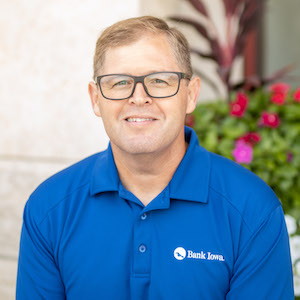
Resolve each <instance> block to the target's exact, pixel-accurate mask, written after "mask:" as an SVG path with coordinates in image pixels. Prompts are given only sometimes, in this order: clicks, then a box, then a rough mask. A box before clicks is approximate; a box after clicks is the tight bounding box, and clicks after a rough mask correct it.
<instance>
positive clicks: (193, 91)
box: [186, 76, 201, 114]
mask: <svg viewBox="0 0 300 300" xmlns="http://www.w3.org/2000/svg"><path fill="white" fill-rule="evenodd" d="M200 86H201V80H200V78H199V77H198V76H195V77H193V79H192V80H191V81H190V82H189V85H188V99H187V106H186V113H187V114H190V113H192V112H193V111H194V109H195V108H196V105H197V99H198V95H199V92H200Z"/></svg>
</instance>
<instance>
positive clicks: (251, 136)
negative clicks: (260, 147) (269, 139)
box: [237, 132, 261, 147]
mask: <svg viewBox="0 0 300 300" xmlns="http://www.w3.org/2000/svg"><path fill="white" fill-rule="evenodd" d="M260 140H261V136H260V134H259V133H258V132H248V133H246V134H244V135H242V136H241V137H239V138H238V140H237V142H240V141H243V142H244V143H246V144H248V145H250V146H252V147H253V146H255V145H256V144H257V143H259V142H260Z"/></svg>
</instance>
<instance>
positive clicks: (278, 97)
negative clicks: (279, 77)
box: [270, 82, 290, 105]
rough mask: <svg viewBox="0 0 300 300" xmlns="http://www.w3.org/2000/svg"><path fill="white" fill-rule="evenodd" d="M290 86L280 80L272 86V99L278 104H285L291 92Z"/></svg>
mask: <svg viewBox="0 0 300 300" xmlns="http://www.w3.org/2000/svg"><path fill="white" fill-rule="evenodd" d="M289 89H290V86H289V85H288V84H286V83H283V82H280V83H275V84H273V85H271V86H270V90H271V92H272V95H271V101H272V102H273V103H275V104H277V105H283V104H284V102H285V99H286V96H287V94H288V92H289Z"/></svg>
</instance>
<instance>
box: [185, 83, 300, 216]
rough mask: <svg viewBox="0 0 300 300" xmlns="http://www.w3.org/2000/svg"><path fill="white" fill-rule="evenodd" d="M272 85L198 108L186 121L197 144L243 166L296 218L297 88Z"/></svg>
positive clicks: (299, 195) (299, 192)
mask: <svg viewBox="0 0 300 300" xmlns="http://www.w3.org/2000/svg"><path fill="white" fill-rule="evenodd" d="M288 89H289V87H288V86H287V85H286V84H275V85H273V86H272V87H271V91H264V90H262V89H259V90H256V91H255V92H252V93H248V94H242V93H237V95H236V98H235V99H234V100H233V101H231V102H230V103H229V104H228V103H227V102H225V101H217V102H211V103H204V104H199V105H198V106H197V108H196V110H195V111H194V113H193V114H192V115H190V116H188V118H187V125H189V126H191V127H193V128H194V129H195V131H196V133H197V135H198V137H199V141H200V144H201V145H202V146H203V147H204V148H206V149H207V150H210V151H212V152H215V153H217V154H220V155H223V156H225V157H227V158H229V159H233V160H235V161H236V162H238V163H240V164H242V165H243V166H244V167H246V168H248V169H250V170H251V171H252V172H254V173H255V174H257V175H258V176H260V177H261V178H262V179H263V180H264V181H265V182H267V183H268V184H269V185H270V186H271V188H272V189H273V190H274V191H275V193H276V194H277V196H278V197H279V199H280V200H281V202H282V205H283V209H284V211H285V213H288V214H290V215H292V216H293V217H295V218H296V219H297V220H300V176H299V171H300V89H298V90H297V91H296V92H295V93H291V92H289V91H288Z"/></svg>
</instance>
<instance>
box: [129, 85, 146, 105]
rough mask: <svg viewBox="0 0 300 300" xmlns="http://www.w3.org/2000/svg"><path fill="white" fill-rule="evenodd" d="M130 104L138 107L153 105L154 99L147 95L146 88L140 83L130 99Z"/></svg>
mask: <svg viewBox="0 0 300 300" xmlns="http://www.w3.org/2000/svg"><path fill="white" fill-rule="evenodd" d="M129 103H132V104H136V105H144V104H151V103H152V99H151V97H150V96H148V95H147V93H146V91H145V89H144V86H143V84H142V83H141V82H138V83H137V84H136V86H135V90H134V93H133V95H132V96H131V97H130V98H129Z"/></svg>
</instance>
